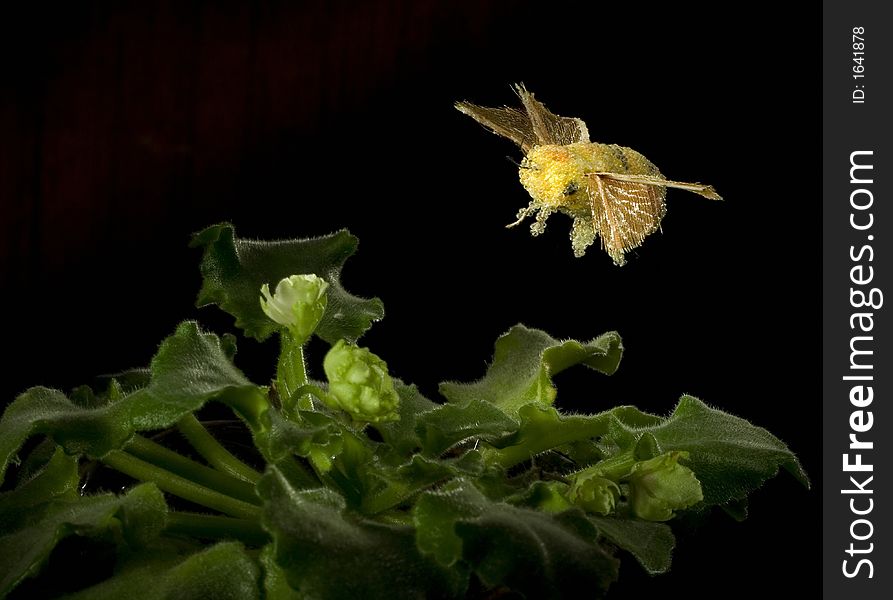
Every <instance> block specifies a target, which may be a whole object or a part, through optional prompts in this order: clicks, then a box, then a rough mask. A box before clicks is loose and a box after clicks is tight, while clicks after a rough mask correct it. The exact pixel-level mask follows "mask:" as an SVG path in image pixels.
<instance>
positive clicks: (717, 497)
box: [628, 396, 809, 505]
mask: <svg viewBox="0 0 893 600" xmlns="http://www.w3.org/2000/svg"><path fill="white" fill-rule="evenodd" d="M639 419H640V420H644V419H647V417H639ZM628 429H629V431H630V432H631V433H634V434H635V435H636V436H641V435H642V434H644V433H649V434H651V435H652V436H653V437H654V440H655V441H656V442H657V444H658V445H659V447H660V451H661V452H669V451H671V450H684V451H686V452H688V453H689V458H688V459H687V460H686V461H685V464H686V466H688V467H689V468H691V470H693V471H694V472H695V475H697V477H698V480H699V481H700V482H701V487H702V489H703V492H704V503H705V504H707V505H715V504H726V503H729V502H732V501H735V500H741V499H743V498H744V497H746V496H747V494H749V493H750V492H752V491H753V490H755V489H757V488H758V487H760V486H761V485H762V484H763V482H765V481H766V480H767V479H769V478H771V477H774V476H775V475H776V474H778V469H779V468H780V467H783V468H785V469H786V470H787V471H789V472H790V473H791V474H792V475H794V477H796V478H797V479H798V480H799V481H800V482H802V483H803V484H804V485H806V486H809V478H808V477H807V475H806V472H805V471H804V470H803V467H802V466H801V465H800V461H799V460H797V457H796V456H795V455H794V453H793V452H791V451H790V450H789V449H788V447H787V446H786V445H785V444H784V442H782V441H781V440H779V439H778V438H777V437H775V436H774V435H772V434H771V433H769V432H768V431H766V430H765V429H763V428H762V427H757V426H755V425H751V424H750V423H749V422H747V421H746V420H744V419H742V418H740V417H736V416H733V415H730V414H728V413H726V412H723V411H721V410H718V409H715V408H711V407H709V406H707V405H706V404H704V403H703V402H701V401H700V400H698V399H697V398H693V397H691V396H683V397H682V398H681V399H680V400H679V404H678V405H677V406H676V410H674V411H673V414H672V415H670V416H669V417H668V418H666V419H665V420H664V421H663V422H662V423H660V424H657V425H650V426H647V427H643V428H639V427H629V428H628Z"/></svg>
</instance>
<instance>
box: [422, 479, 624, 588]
mask: <svg viewBox="0 0 893 600" xmlns="http://www.w3.org/2000/svg"><path fill="white" fill-rule="evenodd" d="M413 519H414V522H415V525H416V543H417V544H418V547H419V548H420V549H421V550H422V551H423V552H425V553H427V554H430V555H432V556H433V557H434V558H435V559H436V560H437V561H438V562H439V563H440V564H442V565H445V566H450V565H456V564H461V563H463V562H464V563H467V564H469V565H470V566H471V568H472V570H473V571H474V572H475V573H477V575H478V577H479V578H480V579H481V581H483V582H484V584H485V585H488V586H498V585H506V586H508V587H510V588H511V589H512V590H514V591H517V592H520V593H522V594H525V596H526V597H528V598H563V597H571V596H572V595H573V596H578V595H579V594H580V591H581V590H585V593H586V596H587V597H590V598H593V597H601V596H602V595H603V594H604V593H605V592H606V591H607V588H608V586H609V585H610V583H611V582H612V581H614V580H616V578H617V561H616V560H615V559H614V558H613V557H611V556H610V555H609V554H608V553H607V552H606V551H605V550H604V548H602V547H601V546H600V545H599V544H598V543H597V541H596V539H597V535H598V532H597V530H596V528H595V527H594V526H593V525H592V523H591V522H589V521H588V520H587V519H586V517H585V516H583V514H582V513H581V512H580V511H577V510H572V511H567V512H564V513H561V514H558V515H550V514H546V513H542V512H539V511H535V510H529V509H526V508H519V507H515V506H511V505H509V504H505V503H501V502H491V501H490V500H488V499H487V498H486V497H485V496H484V495H483V494H481V493H480V492H479V491H478V490H477V489H476V488H475V487H474V486H473V485H472V484H471V483H470V482H468V481H463V480H457V481H454V482H452V483H450V484H448V485H446V486H444V487H443V488H442V489H441V490H438V491H433V492H425V493H424V494H422V496H421V497H420V498H419V500H418V502H417V503H416V506H415V509H414V510H413Z"/></svg>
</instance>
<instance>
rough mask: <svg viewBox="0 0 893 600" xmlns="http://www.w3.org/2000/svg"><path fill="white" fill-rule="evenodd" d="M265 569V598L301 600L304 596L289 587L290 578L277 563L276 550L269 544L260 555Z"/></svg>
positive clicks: (268, 599) (272, 599)
mask: <svg viewBox="0 0 893 600" xmlns="http://www.w3.org/2000/svg"><path fill="white" fill-rule="evenodd" d="M260 564H261V566H262V567H263V569H264V581H263V585H264V598H265V599H266V600H301V598H302V596H301V594H299V593H298V592H296V591H295V590H294V589H293V588H292V587H291V586H290V585H288V577H287V576H286V574H285V571H283V570H282V567H280V566H279V564H278V563H277V562H276V549H275V548H274V547H273V544H267V545H266V546H264V549H263V550H262V551H261V553H260Z"/></svg>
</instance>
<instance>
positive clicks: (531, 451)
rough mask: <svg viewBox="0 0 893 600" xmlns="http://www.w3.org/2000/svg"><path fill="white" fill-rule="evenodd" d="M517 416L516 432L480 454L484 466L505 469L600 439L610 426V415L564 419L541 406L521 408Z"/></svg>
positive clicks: (568, 416) (578, 416)
mask: <svg viewBox="0 0 893 600" xmlns="http://www.w3.org/2000/svg"><path fill="white" fill-rule="evenodd" d="M518 416H519V418H520V420H521V426H520V428H519V429H518V431H517V432H516V433H514V434H511V435H509V436H507V437H505V438H502V439H500V440H496V441H494V442H492V444H493V445H494V446H496V448H487V449H485V450H484V452H483V455H484V460H485V461H486V462H488V463H490V464H498V465H501V466H503V467H506V468H508V467H511V466H514V465H516V464H518V463H520V462H524V461H525V460H528V459H531V458H533V457H534V456H536V455H537V454H540V453H541V452H545V451H546V450H549V449H551V448H555V447H557V446H562V445H564V444H569V443H572V442H577V441H581V440H588V439H590V438H593V437H595V436H598V435H603V434H605V433H607V432H608V428H609V426H610V423H611V414H610V413H599V414H597V415H566V416H565V415H561V413H559V412H558V410H557V409H556V408H555V407H553V406H542V405H540V404H528V405H526V406H523V407H521V409H520V410H519V411H518Z"/></svg>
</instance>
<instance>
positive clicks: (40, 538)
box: [0, 463, 167, 596]
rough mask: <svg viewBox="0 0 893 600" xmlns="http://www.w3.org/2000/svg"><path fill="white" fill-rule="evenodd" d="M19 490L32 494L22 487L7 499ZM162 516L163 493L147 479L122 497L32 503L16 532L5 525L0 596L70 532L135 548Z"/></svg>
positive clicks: (34, 568) (154, 529) (164, 511)
mask: <svg viewBox="0 0 893 600" xmlns="http://www.w3.org/2000/svg"><path fill="white" fill-rule="evenodd" d="M51 464H52V463H51ZM44 475H45V476H47V477H52V478H55V477H58V473H55V472H53V473H51V472H50V471H49V470H48V471H44ZM39 477H40V476H39ZM17 493H24V494H30V493H31V492H30V490H28V489H27V488H26V486H23V487H22V488H21V489H20V490H15V491H13V492H11V496H12V499H11V500H10V502H11V503H15V499H14V497H15V495H16V494H17ZM166 514H167V505H166V504H165V502H164V496H163V495H162V493H161V491H160V490H159V489H158V488H157V487H156V486H155V485H154V484H151V483H146V484H142V485H139V486H137V487H135V488H133V489H132V490H130V491H129V492H128V493H127V494H125V495H123V496H115V495H113V494H103V495H99V496H88V497H83V498H78V497H76V498H67V497H59V498H56V499H53V500H51V501H49V502H46V503H43V504H40V505H37V506H33V507H32V509H31V514H30V515H28V516H27V517H26V518H24V519H21V518H19V519H17V523H16V524H15V525H16V528H15V529H14V530H7V529H6V527H5V526H4V527H3V535H2V536H0V596H2V595H4V594H7V593H9V591H10V590H11V589H12V588H14V587H15V586H16V585H18V584H19V583H21V581H22V580H23V579H25V578H26V577H28V576H32V575H34V574H36V573H37V572H38V570H39V569H40V566H41V564H42V563H43V562H44V561H45V560H46V559H47V557H48V556H49V555H50V552H52V550H53V548H55V546H56V545H57V544H58V543H59V542H60V541H61V540H62V539H64V538H66V537H68V536H70V535H80V536H89V537H93V536H98V535H104V534H110V535H111V536H112V538H113V539H115V540H116V541H118V542H119V543H120V544H127V545H129V546H131V547H136V548H139V547H142V546H144V545H145V544H147V543H148V542H150V541H151V540H152V539H153V538H155V537H156V536H157V535H158V534H159V533H160V532H161V530H162V528H163V527H164V520H165V516H166Z"/></svg>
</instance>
